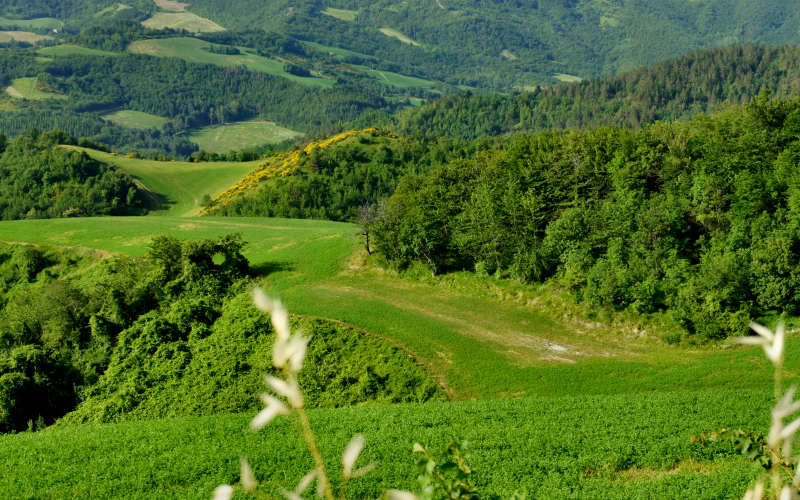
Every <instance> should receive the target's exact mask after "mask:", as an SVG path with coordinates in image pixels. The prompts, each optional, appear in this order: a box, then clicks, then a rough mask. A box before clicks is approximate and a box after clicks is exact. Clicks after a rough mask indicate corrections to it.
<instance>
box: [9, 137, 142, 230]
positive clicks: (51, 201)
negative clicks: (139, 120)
mask: <svg viewBox="0 0 800 500" xmlns="http://www.w3.org/2000/svg"><path fill="white" fill-rule="evenodd" d="M62 144H80V145H84V146H96V145H95V144H92V143H89V142H86V141H76V140H75V139H74V138H72V137H70V136H68V135H66V134H63V133H61V132H57V131H53V132H47V133H43V134H39V133H38V132H37V131H36V130H32V131H31V132H30V133H28V134H26V135H22V136H19V137H17V138H16V139H15V140H13V141H11V142H9V143H7V144H6V140H5V138H4V137H2V135H0V153H2V154H0V219H3V220H8V219H22V218H31V219H40V218H50V217H78V216H97V215H141V214H143V213H144V212H145V210H146V206H147V198H146V196H145V195H144V193H143V192H142V191H141V190H140V189H139V188H138V187H137V186H136V184H135V183H134V181H133V179H132V178H131V177H130V176H128V175H127V174H125V173H124V172H121V171H119V170H117V169H116V168H114V167H111V166H108V165H106V164H103V163H100V162H98V161H96V160H93V159H91V158H89V157H88V156H87V155H86V154H84V153H79V152H76V151H70V150H66V149H63V148H61V147H60V146H59V145H62Z"/></svg>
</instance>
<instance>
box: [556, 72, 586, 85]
mask: <svg viewBox="0 0 800 500" xmlns="http://www.w3.org/2000/svg"><path fill="white" fill-rule="evenodd" d="M553 78H555V79H556V80H558V81H559V82H564V83H573V82H582V81H583V78H581V77H579V76H575V75H568V74H566V73H556V74H555V75H553Z"/></svg>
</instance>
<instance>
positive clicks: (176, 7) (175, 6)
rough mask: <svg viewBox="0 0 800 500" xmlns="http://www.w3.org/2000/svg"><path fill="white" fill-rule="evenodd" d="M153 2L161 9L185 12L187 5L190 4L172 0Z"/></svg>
mask: <svg viewBox="0 0 800 500" xmlns="http://www.w3.org/2000/svg"><path fill="white" fill-rule="evenodd" d="M153 3H154V4H156V6H157V7H158V8H159V9H164V10H168V11H170V12H183V11H185V10H186V7H188V6H189V4H188V3H183V2H174V1H172V0H153Z"/></svg>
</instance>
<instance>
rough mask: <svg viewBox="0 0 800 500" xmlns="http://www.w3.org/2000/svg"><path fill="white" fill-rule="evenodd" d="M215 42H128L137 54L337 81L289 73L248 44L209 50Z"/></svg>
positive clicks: (314, 81) (321, 83) (310, 81)
mask: <svg viewBox="0 0 800 500" xmlns="http://www.w3.org/2000/svg"><path fill="white" fill-rule="evenodd" d="M212 45H214V44H212V43H209V42H206V41H204V40H199V39H197V38H190V37H180V38H164V39H159V40H139V41H136V42H133V43H132V44H130V45H129V46H128V51H130V52H132V53H134V54H146V55H151V56H158V57H178V58H181V59H183V60H184V61H188V62H193V63H199V64H214V65H216V66H224V67H232V66H244V67H246V68H247V69H249V70H251V71H258V72H260V73H267V74H270V75H275V76H280V77H283V78H287V79H289V80H294V81H296V82H298V83H302V84H303V85H309V86H317V87H331V86H332V85H333V84H334V83H335V82H334V81H333V80H331V79H328V78H314V77H301V76H296V75H293V74H291V73H287V72H286V71H284V70H283V62H281V61H278V60H276V59H270V58H268V57H263V56H260V55H258V54H257V53H255V51H253V50H252V49H248V48H246V47H239V50H240V51H241V54H236V55H227V54H215V53H213V52H211V51H209V50H206V48H207V47H211V46H212Z"/></svg>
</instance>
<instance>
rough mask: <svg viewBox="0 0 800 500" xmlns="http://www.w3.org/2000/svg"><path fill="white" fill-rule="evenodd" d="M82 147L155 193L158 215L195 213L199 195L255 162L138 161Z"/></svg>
mask: <svg viewBox="0 0 800 500" xmlns="http://www.w3.org/2000/svg"><path fill="white" fill-rule="evenodd" d="M76 149H83V148H76ZM83 150H84V151H86V152H87V153H88V154H89V155H90V156H92V157H93V158H95V159H97V160H100V161H102V162H104V163H110V164H113V165H117V166H118V167H119V168H121V169H122V170H124V171H126V172H128V173H129V174H131V175H132V176H133V177H134V178H136V179H138V180H139V181H140V182H141V183H142V184H144V185H145V187H147V189H149V190H150V191H151V192H153V193H155V194H156V195H157V196H159V198H160V202H161V203H162V204H163V209H162V210H158V211H156V212H155V213H156V214H159V215H161V214H163V215H179V216H188V215H196V214H197V213H199V211H200V209H201V206H200V203H201V201H202V198H203V195H206V194H207V195H209V196H211V197H214V196H216V195H217V194H219V193H221V192H223V191H225V189H227V188H228V187H230V186H231V185H232V184H235V183H236V181H238V180H239V179H241V178H242V176H244V175H245V174H247V173H248V172H250V171H251V170H253V169H254V168H255V167H256V166H257V165H258V162H257V161H253V162H241V163H240V162H203V163H191V162H178V161H169V162H164V161H154V160H138V159H133V158H125V157H122V156H114V155H112V154H109V153H103V152H100V151H95V150H89V149H83Z"/></svg>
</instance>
